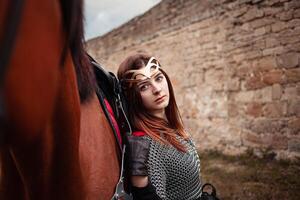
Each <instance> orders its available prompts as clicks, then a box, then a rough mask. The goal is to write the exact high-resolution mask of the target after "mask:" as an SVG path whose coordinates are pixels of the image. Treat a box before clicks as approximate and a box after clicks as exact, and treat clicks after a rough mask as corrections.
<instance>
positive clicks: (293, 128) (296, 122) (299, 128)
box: [288, 118, 300, 135]
mask: <svg viewBox="0 0 300 200" xmlns="http://www.w3.org/2000/svg"><path fill="white" fill-rule="evenodd" d="M288 129H289V132H290V133H291V134H292V135H296V134H299V133H300V118H294V119H290V120H289V122H288Z"/></svg>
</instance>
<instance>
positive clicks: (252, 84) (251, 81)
mask: <svg viewBox="0 0 300 200" xmlns="http://www.w3.org/2000/svg"><path fill="white" fill-rule="evenodd" d="M265 86H266V84H265V83H264V82H263V80H262V77H261V76H260V75H258V76H251V77H248V78H246V82H245V88H246V89H249V90H254V89H258V88H263V87H265Z"/></svg>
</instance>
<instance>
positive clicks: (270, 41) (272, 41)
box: [266, 37, 280, 48]
mask: <svg viewBox="0 0 300 200" xmlns="http://www.w3.org/2000/svg"><path fill="white" fill-rule="evenodd" d="M279 45H280V40H278V38H275V37H267V38H266V47H267V48H270V47H276V46H279Z"/></svg>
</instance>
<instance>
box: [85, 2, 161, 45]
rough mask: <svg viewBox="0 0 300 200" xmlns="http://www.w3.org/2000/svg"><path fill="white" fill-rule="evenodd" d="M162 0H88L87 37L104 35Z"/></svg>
mask: <svg viewBox="0 0 300 200" xmlns="http://www.w3.org/2000/svg"><path fill="white" fill-rule="evenodd" d="M160 1H161V0H126V1H125V0H101V1H99V0H86V1H85V19H86V23H85V35H86V39H90V38H92V37H96V36H100V35H103V34H105V33H107V32H109V31H111V30H112V29H113V28H116V27H118V26H120V25H122V24H123V23H125V22H127V21H129V20H130V19H132V18H134V17H135V16H137V15H140V14H143V13H144V12H146V11H147V10H149V9H150V8H151V7H153V6H154V5H156V4H157V3H159V2H160Z"/></svg>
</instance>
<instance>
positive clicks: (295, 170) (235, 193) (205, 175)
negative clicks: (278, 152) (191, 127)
mask: <svg viewBox="0 0 300 200" xmlns="http://www.w3.org/2000/svg"><path fill="white" fill-rule="evenodd" d="M199 155H200V159H201V176H202V181H203V183H205V182H209V183H212V184H213V185H215V187H216V188H217V196H218V197H219V198H220V200H246V199H247V200H279V199H280V200H299V199H300V161H299V160H297V161H293V162H289V161H276V160H274V159H272V158H268V157H266V158H262V159H260V158H257V157H255V156H253V154H251V153H247V154H245V155H241V156H224V155H222V154H220V153H218V152H204V153H203V152H200V153H199Z"/></svg>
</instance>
